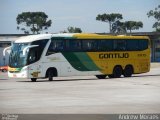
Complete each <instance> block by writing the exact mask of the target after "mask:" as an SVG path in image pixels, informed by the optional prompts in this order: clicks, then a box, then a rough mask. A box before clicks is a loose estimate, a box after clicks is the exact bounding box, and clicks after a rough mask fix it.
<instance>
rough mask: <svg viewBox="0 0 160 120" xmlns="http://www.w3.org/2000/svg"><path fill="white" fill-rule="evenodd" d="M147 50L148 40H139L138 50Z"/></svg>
mask: <svg viewBox="0 0 160 120" xmlns="http://www.w3.org/2000/svg"><path fill="white" fill-rule="evenodd" d="M147 48H148V40H139V50H145V49H147Z"/></svg>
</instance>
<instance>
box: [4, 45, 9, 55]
mask: <svg viewBox="0 0 160 120" xmlns="http://www.w3.org/2000/svg"><path fill="white" fill-rule="evenodd" d="M9 49H11V46H9V47H6V48H4V50H3V56H6V51H7V50H9Z"/></svg>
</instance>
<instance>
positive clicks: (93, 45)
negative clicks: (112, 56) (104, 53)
mask: <svg viewBox="0 0 160 120" xmlns="http://www.w3.org/2000/svg"><path fill="white" fill-rule="evenodd" d="M82 50H83V51H88V52H89V51H97V50H98V41H97V40H82Z"/></svg>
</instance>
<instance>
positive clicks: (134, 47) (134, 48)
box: [126, 40, 139, 51]
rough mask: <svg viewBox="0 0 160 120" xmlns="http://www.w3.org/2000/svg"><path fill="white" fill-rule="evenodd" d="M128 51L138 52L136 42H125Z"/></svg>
mask: <svg viewBox="0 0 160 120" xmlns="http://www.w3.org/2000/svg"><path fill="white" fill-rule="evenodd" d="M126 49H127V50H128V51H137V50H139V45H138V40H127V48H126Z"/></svg>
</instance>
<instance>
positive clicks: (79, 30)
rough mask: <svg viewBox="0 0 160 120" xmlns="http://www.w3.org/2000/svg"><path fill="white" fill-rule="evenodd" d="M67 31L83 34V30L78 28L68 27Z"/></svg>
mask: <svg viewBox="0 0 160 120" xmlns="http://www.w3.org/2000/svg"><path fill="white" fill-rule="evenodd" d="M67 30H68V32H69V33H82V30H81V28H77V27H68V28H67Z"/></svg>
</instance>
